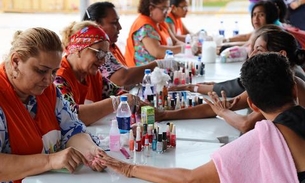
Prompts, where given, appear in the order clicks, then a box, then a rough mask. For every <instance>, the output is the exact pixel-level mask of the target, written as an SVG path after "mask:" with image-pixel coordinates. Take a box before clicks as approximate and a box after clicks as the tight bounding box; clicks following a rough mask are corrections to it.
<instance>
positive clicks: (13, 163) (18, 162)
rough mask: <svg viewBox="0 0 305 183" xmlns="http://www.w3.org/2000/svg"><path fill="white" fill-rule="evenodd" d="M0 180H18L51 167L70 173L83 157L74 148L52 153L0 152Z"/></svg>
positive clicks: (82, 161) (85, 161)
mask: <svg viewBox="0 0 305 183" xmlns="http://www.w3.org/2000/svg"><path fill="white" fill-rule="evenodd" d="M0 159H1V163H0V181H10V180H18V179H22V178H24V177H27V176H30V175H36V174H40V173H43V172H46V171H49V170H52V169H61V168H67V169H68V170H69V171H70V172H71V173H72V172H73V171H74V170H75V169H76V168H77V166H78V165H79V164H81V163H87V160H86V159H85V157H84V156H83V155H82V154H81V153H80V152H78V151H77V150H76V149H74V148H67V149H65V150H62V151H60V152H57V153H52V154H33V155H13V154H3V153H0Z"/></svg>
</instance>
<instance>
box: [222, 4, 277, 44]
mask: <svg viewBox="0 0 305 183" xmlns="http://www.w3.org/2000/svg"><path fill="white" fill-rule="evenodd" d="M278 20H279V14H278V9H277V7H276V6H275V4H274V3H273V2H271V1H259V2H258V3H256V4H255V5H254V6H253V8H252V11H251V24H252V26H253V28H254V31H255V30H257V29H259V28H261V27H262V26H264V25H266V24H275V25H280V23H279V21H278ZM252 33H253V32H251V33H249V34H239V35H236V36H234V37H231V38H227V39H225V40H224V43H225V45H230V46H231V45H232V44H233V45H234V42H248V41H249V39H250V37H251V35H252ZM229 42H232V43H229ZM227 43H229V44H227ZM249 44H251V43H247V45H249ZM239 45H240V44H239Z"/></svg>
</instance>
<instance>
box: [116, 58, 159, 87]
mask: <svg viewBox="0 0 305 183" xmlns="http://www.w3.org/2000/svg"><path fill="white" fill-rule="evenodd" d="M155 67H157V63H156V62H151V63H148V64H146V65H143V66H137V67H129V68H126V67H122V68H121V69H119V70H117V71H116V72H114V73H113V74H112V75H111V77H110V80H111V81H112V82H113V83H115V84H116V85H118V86H128V85H133V84H138V83H140V82H142V79H143V76H144V70H145V69H151V70H154V68H155Z"/></svg>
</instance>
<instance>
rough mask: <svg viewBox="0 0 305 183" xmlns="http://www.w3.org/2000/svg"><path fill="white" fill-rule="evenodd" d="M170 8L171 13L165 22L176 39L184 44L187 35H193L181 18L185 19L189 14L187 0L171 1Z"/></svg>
mask: <svg viewBox="0 0 305 183" xmlns="http://www.w3.org/2000/svg"><path fill="white" fill-rule="evenodd" d="M170 6H171V8H170V12H169V14H168V15H167V17H166V19H165V22H166V23H167V25H168V27H169V28H170V30H171V31H172V32H173V33H174V35H175V36H176V38H178V39H179V40H180V41H183V42H184V41H185V35H187V34H191V33H190V31H189V30H188V29H187V28H186V27H185V25H184V24H183V22H182V20H181V18H185V16H186V14H187V12H188V10H187V9H188V3H187V1H186V0H170Z"/></svg>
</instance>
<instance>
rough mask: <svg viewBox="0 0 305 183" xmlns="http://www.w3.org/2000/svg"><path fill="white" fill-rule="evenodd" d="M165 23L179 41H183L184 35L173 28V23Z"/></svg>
mask: <svg viewBox="0 0 305 183" xmlns="http://www.w3.org/2000/svg"><path fill="white" fill-rule="evenodd" d="M167 25H168V27H169V29H170V30H171V31H172V33H173V34H174V35H175V37H176V38H177V39H178V40H179V41H181V42H184V41H185V35H178V34H177V32H176V30H175V25H174V24H173V23H167Z"/></svg>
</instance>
